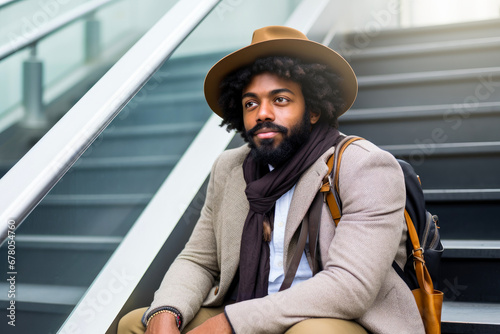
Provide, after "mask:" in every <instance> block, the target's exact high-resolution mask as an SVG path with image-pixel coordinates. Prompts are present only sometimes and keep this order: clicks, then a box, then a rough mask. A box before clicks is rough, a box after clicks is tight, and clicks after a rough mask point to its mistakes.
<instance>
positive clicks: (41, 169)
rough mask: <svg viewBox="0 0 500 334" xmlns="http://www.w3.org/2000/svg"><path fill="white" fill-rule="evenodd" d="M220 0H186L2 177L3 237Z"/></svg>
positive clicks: (0, 213) (0, 233)
mask: <svg viewBox="0 0 500 334" xmlns="http://www.w3.org/2000/svg"><path fill="white" fill-rule="evenodd" d="M219 2H220V0H180V1H179V2H177V3H176V4H175V5H174V6H173V7H172V8H171V9H170V10H169V11H168V12H167V14H165V15H164V16H163V17H162V18H161V19H160V20H159V21H158V23H156V24H155V26H153V28H151V29H150V30H149V31H148V32H147V33H146V34H145V35H144V36H143V37H142V38H141V39H140V40H139V41H138V42H137V43H136V44H135V45H134V46H133V47H132V48H131V49H130V50H129V51H128V52H127V53H126V54H125V55H124V56H123V57H122V58H121V59H120V60H119V61H118V62H117V63H116V64H115V65H114V66H113V67H112V68H111V69H110V70H109V71H108V72H107V73H106V74H105V75H104V76H103V77H102V78H101V79H100V80H99V81H98V82H97V83H96V84H95V85H94V87H92V88H91V89H90V90H89V91H88V92H87V94H85V96H84V97H83V98H82V99H81V100H80V101H78V103H77V104H75V105H74V106H73V108H71V109H70V110H69V111H68V112H67V113H66V115H64V117H62V118H61V119H60V120H59V122H57V123H56V125H54V127H52V129H50V130H49V132H47V134H46V135H45V136H44V137H42V139H40V140H39V141H38V143H37V144H36V145H35V146H34V147H33V148H32V149H31V150H30V151H29V152H28V153H27V154H26V155H25V156H24V157H23V158H22V159H21V160H19V162H18V163H17V164H16V165H15V166H14V167H12V168H11V169H10V170H9V172H8V173H7V174H5V176H4V177H3V178H1V179H0V242H3V241H5V239H6V237H7V235H8V233H9V231H10V230H13V229H14V227H17V226H19V224H20V223H21V222H22V221H23V220H24V219H25V218H26V216H27V215H28V214H29V213H30V212H31V211H32V210H33V209H34V208H35V207H36V206H37V205H38V203H39V202H40V201H41V200H42V199H43V198H44V197H45V196H46V195H47V193H48V192H49V191H50V189H52V187H53V186H54V185H55V184H56V183H57V182H58V181H59V180H60V179H61V178H62V176H63V175H64V174H65V173H66V172H67V171H68V170H69V168H70V167H71V166H72V165H73V164H74V163H75V162H76V160H77V159H78V158H79V157H80V156H81V155H82V154H83V152H85V150H86V149H87V148H88V147H89V146H90V144H91V143H92V142H93V141H94V140H95V138H97V136H98V135H99V134H100V133H101V132H102V131H103V130H104V129H105V128H106V127H107V125H108V124H109V123H110V122H111V121H112V120H113V118H114V117H115V116H116V115H117V114H118V113H119V112H120V111H121V109H122V108H123V107H124V106H125V105H126V104H127V103H128V101H130V100H131V99H132V97H133V96H134V95H135V94H136V93H137V92H138V91H139V90H140V89H141V87H142V86H143V85H144V84H145V83H146V82H147V81H148V80H149V79H150V78H151V76H152V75H153V74H154V73H155V72H156V71H157V70H158V69H159V68H160V66H161V65H162V64H163V62H164V61H165V60H166V59H168V57H170V55H171V54H172V53H173V52H174V50H175V49H176V48H177V47H178V46H179V44H180V43H181V42H182V41H183V40H184V39H185V38H186V37H187V36H188V34H189V33H190V32H191V31H192V30H193V29H194V28H195V27H196V26H197V25H198V24H199V23H200V22H201V20H202V19H203V18H204V17H205V16H206V15H208V13H209V12H210V11H211V10H212V9H213V8H214V7H215V6H216V5H217V4H218V3H219Z"/></svg>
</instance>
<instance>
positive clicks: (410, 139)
mask: <svg viewBox="0 0 500 334" xmlns="http://www.w3.org/2000/svg"><path fill="white" fill-rule="evenodd" d="M499 116H500V102H481V103H478V104H474V105H471V104H443V105H420V106H403V107H400V106H398V107H391V108H368V109H354V110H350V111H348V112H347V113H346V114H345V115H343V116H342V117H340V119H339V124H340V129H341V130H342V132H344V133H348V134H356V135H359V136H361V137H363V138H366V139H368V140H370V141H372V142H373V143H375V144H377V145H390V144H394V143H398V144H415V143H422V142H424V143H426V142H429V141H431V142H435V143H443V142H446V143H453V142H488V141H500V131H498V119H499ZM388 134H390V136H389V135H388Z"/></svg>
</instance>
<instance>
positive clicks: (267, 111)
mask: <svg viewBox="0 0 500 334" xmlns="http://www.w3.org/2000/svg"><path fill="white" fill-rule="evenodd" d="M272 121H274V110H273V107H272V104H271V103H270V102H268V101H262V103H261V105H260V106H259V111H258V113H257V122H258V123H259V122H272Z"/></svg>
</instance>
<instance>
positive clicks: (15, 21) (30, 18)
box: [0, 0, 175, 177]
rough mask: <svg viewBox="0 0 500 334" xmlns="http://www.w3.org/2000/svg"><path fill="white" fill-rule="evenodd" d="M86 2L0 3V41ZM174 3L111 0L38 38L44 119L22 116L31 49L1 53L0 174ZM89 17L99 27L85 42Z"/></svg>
mask: <svg viewBox="0 0 500 334" xmlns="http://www.w3.org/2000/svg"><path fill="white" fill-rule="evenodd" d="M90 2H91V1H90V0H86V1H76V0H74V1H71V2H68V3H66V2H64V1H61V3H59V1H55V0H54V1H31V0H23V1H19V2H18V3H15V4H12V5H10V6H7V7H4V8H0V18H1V19H0V22H2V24H1V27H0V32H1V33H0V47H2V45H3V46H5V45H9V43H11V42H12V41H13V40H16V39H19V38H21V39H23V38H29V37H30V36H31V34H32V33H33V32H36V31H38V30H39V29H41V28H43V27H45V26H46V25H47V24H49V23H50V22H52V21H53V20H54V19H57V18H61V17H64V15H65V14H67V13H68V12H70V11H75V10H78V8H81V7H79V6H81V5H82V4H84V5H85V4H86V3H90ZM174 3H175V1H174V0H170V1H164V2H163V1H162V2H158V1H156V2H155V1H153V0H142V1H140V0H115V1H113V2H111V3H110V4H107V5H105V6H103V7H100V9H99V10H97V11H96V12H95V14H94V15H93V16H92V15H88V16H86V17H82V18H81V19H78V20H76V21H74V22H73V23H71V24H69V25H67V26H65V27H64V28H62V29H60V30H58V31H56V32H54V33H52V34H50V35H48V36H47V37H45V38H43V39H42V40H40V41H39V42H38V43H37V47H36V59H37V60H38V61H40V62H41V64H42V67H43V74H42V78H43V88H42V90H43V104H42V109H43V115H44V116H46V117H45V118H46V124H45V125H38V124H35V125H34V124H32V122H28V121H26V120H27V119H28V117H27V116H26V115H27V112H26V109H25V108H24V107H23V102H22V99H23V63H24V62H25V61H26V60H27V59H29V58H30V54H31V49H30V48H25V49H23V50H21V51H18V52H16V53H14V54H12V55H10V56H8V57H7V58H5V59H3V60H2V59H0V177H2V176H3V175H4V174H5V173H6V172H7V171H8V170H9V169H10V168H11V167H12V166H13V165H14V164H15V163H16V162H17V161H18V160H19V159H20V158H21V157H22V156H23V155H24V154H25V153H26V152H27V151H28V150H29V149H30V148H31V146H32V145H33V144H34V143H35V142H36V141H37V140H38V139H39V138H40V137H41V136H42V135H43V134H44V133H45V131H47V130H48V128H50V126H51V125H52V124H54V122H56V121H57V119H59V118H60V117H61V116H62V115H63V114H64V113H65V112H66V111H67V110H69V109H70V108H71V106H72V105H73V104H74V103H75V102H76V101H77V100H78V99H79V98H80V97H81V96H82V95H83V94H84V93H85V92H86V91H87V90H88V88H90V87H91V86H92V85H93V84H94V83H95V81H96V80H97V79H98V78H99V77H100V76H102V75H103V74H104V73H105V72H106V71H107V69H109V67H110V66H111V65H112V64H113V63H114V61H116V60H117V59H119V57H120V56H121V55H123V53H124V52H125V51H126V50H127V49H128V48H129V47H130V46H131V45H132V44H133V43H134V42H135V41H137V40H138V38H139V37H140V36H142V34H143V33H144V32H145V31H147V30H148V29H149V28H150V27H151V26H152V25H153V24H154V23H155V22H156V21H157V19H158V18H159V17H161V14H162V13H165V12H166V11H168V9H169V8H171V7H172V5H173V4H174ZM92 20H95V21H97V27H98V29H99V32H98V36H97V38H96V39H91V41H90V43H89V42H87V40H88V37H87V29H88V28H87V24H88V21H92ZM91 24H92V23H91ZM92 41H94V42H95V43H93V42H92ZM2 43H3V44H2ZM96 45H97V50H98V51H97V53H96V54H93V56H92V54H91V53H89V51H88V50H89V49H90V48H93V47H95V46H96ZM9 128H10V129H9ZM7 130H8V131H7Z"/></svg>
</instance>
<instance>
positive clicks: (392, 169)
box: [226, 141, 405, 334]
mask: <svg viewBox="0 0 500 334" xmlns="http://www.w3.org/2000/svg"><path fill="white" fill-rule="evenodd" d="M363 142H364V143H360V142H357V143H354V144H352V145H350V146H349V147H348V148H347V149H346V151H345V152H344V156H343V159H342V166H341V169H340V185H339V186H340V197H341V200H342V207H343V216H342V218H341V221H340V223H339V225H338V226H337V228H336V229H335V235H334V237H333V239H332V242H331V244H330V246H329V248H328V254H326V256H327V261H326V265H325V267H324V269H323V270H322V271H320V272H319V273H318V274H316V275H315V276H314V277H312V278H311V279H309V280H307V281H304V282H302V283H300V284H297V285H294V286H293V287H291V288H289V289H287V290H285V291H282V292H278V293H276V294H273V295H269V296H266V297H264V298H260V299H253V300H249V301H245V302H241V303H237V304H233V305H229V306H226V315H227V317H228V319H229V320H230V322H231V325H232V326H233V328H234V330H235V332H236V333H237V334H243V333H283V332H284V331H286V329H288V328H289V327H291V326H292V325H294V324H296V323H298V322H300V321H302V320H305V319H307V318H314V317H325V318H338V319H356V318H359V317H360V316H362V315H363V314H364V313H365V312H366V311H367V310H368V309H369V308H370V306H371V305H372V304H373V302H374V300H375V298H376V297H377V294H378V292H379V290H380V288H381V286H382V282H383V281H384V278H385V276H386V274H387V273H388V272H389V271H390V270H391V264H392V262H393V260H394V258H395V256H396V253H397V250H398V246H399V243H400V239H401V235H402V229H403V224H402V221H403V215H404V213H403V212H404V206H405V188H404V178H403V174H402V171H401V168H400V167H399V164H398V163H397V161H396V160H395V158H394V157H393V156H392V155H390V154H389V153H387V152H385V151H382V150H380V149H379V148H377V147H376V146H374V145H372V144H370V143H368V142H366V141H363ZM326 210H327V207H326V206H325V207H324V211H323V217H326V216H325V211H326ZM328 214H329V213H328ZM321 256H322V257H324V256H325V254H322V255H321Z"/></svg>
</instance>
